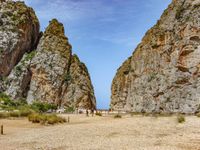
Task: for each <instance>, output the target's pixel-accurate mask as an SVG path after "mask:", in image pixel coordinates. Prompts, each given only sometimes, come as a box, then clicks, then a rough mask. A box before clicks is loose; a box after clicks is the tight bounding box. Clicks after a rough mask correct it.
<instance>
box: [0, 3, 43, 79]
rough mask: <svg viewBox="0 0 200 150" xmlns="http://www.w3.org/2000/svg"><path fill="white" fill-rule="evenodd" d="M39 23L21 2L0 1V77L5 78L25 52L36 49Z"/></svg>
mask: <svg viewBox="0 0 200 150" xmlns="http://www.w3.org/2000/svg"><path fill="white" fill-rule="evenodd" d="M39 28H40V25H39V21H38V19H37V17H36V15H35V12H34V11H33V10H32V8H30V7H27V6H26V5H25V4H24V3H23V2H13V1H5V0H1V1H0V77H1V78H2V77H5V76H7V75H8V74H9V73H10V71H11V70H12V69H13V67H14V66H15V65H16V64H17V63H18V62H19V61H20V59H21V58H22V57H23V54H24V53H25V52H30V51H31V50H33V49H34V48H35V47H36V44H37V42H38V38H39Z"/></svg>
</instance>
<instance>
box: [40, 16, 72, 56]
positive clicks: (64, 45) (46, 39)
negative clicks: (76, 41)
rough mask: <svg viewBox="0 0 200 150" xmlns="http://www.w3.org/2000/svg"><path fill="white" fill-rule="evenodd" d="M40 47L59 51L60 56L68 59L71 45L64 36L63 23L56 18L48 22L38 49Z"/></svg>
mask: <svg viewBox="0 0 200 150" xmlns="http://www.w3.org/2000/svg"><path fill="white" fill-rule="evenodd" d="M40 49H43V50H48V51H52V52H59V53H60V54H62V56H64V57H66V58H67V59H70V57H71V53H72V52H71V49H72V46H71V44H70V43H69V41H68V38H67V37H66V36H65V32H64V26H63V24H62V23H60V22H58V20H57V19H53V20H51V21H50V22H49V25H48V27H47V28H46V30H45V32H44V34H43V36H42V39H41V40H40V43H39V50H40Z"/></svg>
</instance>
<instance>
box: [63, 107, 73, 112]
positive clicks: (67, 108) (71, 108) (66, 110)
mask: <svg viewBox="0 0 200 150" xmlns="http://www.w3.org/2000/svg"><path fill="white" fill-rule="evenodd" d="M74 111H75V109H74V107H66V108H65V113H73V112H74Z"/></svg>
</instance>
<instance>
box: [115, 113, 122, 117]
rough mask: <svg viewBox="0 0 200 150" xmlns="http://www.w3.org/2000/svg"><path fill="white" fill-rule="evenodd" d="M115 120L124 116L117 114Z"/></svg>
mask: <svg viewBox="0 0 200 150" xmlns="http://www.w3.org/2000/svg"><path fill="white" fill-rule="evenodd" d="M114 118H122V116H121V115H120V114H116V115H114Z"/></svg>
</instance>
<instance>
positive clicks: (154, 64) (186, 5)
mask: <svg viewBox="0 0 200 150" xmlns="http://www.w3.org/2000/svg"><path fill="white" fill-rule="evenodd" d="M199 16H200V1H199V0H173V2H172V3H171V4H170V5H169V7H168V9H166V10H165V11H164V13H163V15H162V16H161V19H160V20H159V21H158V22H157V24H156V25H155V26H154V27H153V28H151V29H150V30H149V31H148V32H147V33H146V35H145V36H144V38H143V39H142V42H141V43H140V44H139V45H138V47H137V48H136V50H135V51H134V52H133V55H132V56H131V57H130V58H129V59H128V60H126V61H125V62H124V63H123V65H122V66H121V67H120V68H119V69H118V71H117V74H116V76H115V78H114V79H113V83H112V96H111V99H112V100H111V108H112V109H115V110H126V111H133V112H184V113H194V112H197V111H199V109H200V107H199V106H200V59H199V58H200V17H199Z"/></svg>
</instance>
